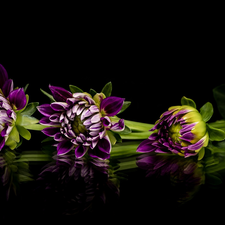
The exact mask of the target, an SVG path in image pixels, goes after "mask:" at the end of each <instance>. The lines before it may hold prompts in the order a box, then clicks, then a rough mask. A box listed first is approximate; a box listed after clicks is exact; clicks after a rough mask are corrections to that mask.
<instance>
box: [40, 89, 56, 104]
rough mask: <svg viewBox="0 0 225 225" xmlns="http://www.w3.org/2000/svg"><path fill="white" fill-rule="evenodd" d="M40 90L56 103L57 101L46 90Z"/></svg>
mask: <svg viewBox="0 0 225 225" xmlns="http://www.w3.org/2000/svg"><path fill="white" fill-rule="evenodd" d="M40 90H41V92H42V93H43V94H44V95H46V96H47V97H48V98H49V99H50V100H51V102H55V99H54V98H53V96H52V95H50V94H49V93H48V92H46V91H44V90H42V89H40Z"/></svg>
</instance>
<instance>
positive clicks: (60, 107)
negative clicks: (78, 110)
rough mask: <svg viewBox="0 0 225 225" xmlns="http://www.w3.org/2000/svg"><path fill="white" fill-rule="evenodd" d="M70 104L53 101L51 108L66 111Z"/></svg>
mask: <svg viewBox="0 0 225 225" xmlns="http://www.w3.org/2000/svg"><path fill="white" fill-rule="evenodd" d="M68 106H69V105H68V104H67V103H66V102H53V103H52V104H51V108H52V109H53V110H55V111H64V110H66V109H67V108H68Z"/></svg>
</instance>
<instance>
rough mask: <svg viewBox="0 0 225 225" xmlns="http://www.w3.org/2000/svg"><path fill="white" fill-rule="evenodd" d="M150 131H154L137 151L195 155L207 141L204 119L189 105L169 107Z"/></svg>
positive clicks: (207, 135)
mask: <svg viewBox="0 0 225 225" xmlns="http://www.w3.org/2000/svg"><path fill="white" fill-rule="evenodd" d="M204 115H205V114H204ZM210 117H211V116H210ZM150 131H154V132H153V133H152V134H151V135H150V137H149V138H148V139H147V140H144V141H143V142H142V143H141V144H140V145H139V147H138V149H137V151H138V152H156V153H175V154H178V155H180V156H184V157H185V158H186V157H189V156H194V155H197V154H198V152H199V151H200V150H201V149H202V148H204V147H206V146H207V145H208V141H209V134H208V131H207V125H206V122H205V120H203V117H202V115H201V113H199V112H198V110H197V109H195V107H193V106H190V105H182V106H173V107H170V108H169V109H168V111H166V112H165V113H163V114H162V115H161V117H160V119H159V120H158V121H157V122H156V123H155V126H154V127H153V128H152V129H151V130H150Z"/></svg>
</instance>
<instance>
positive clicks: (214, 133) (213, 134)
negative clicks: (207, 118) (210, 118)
mask: <svg viewBox="0 0 225 225" xmlns="http://www.w3.org/2000/svg"><path fill="white" fill-rule="evenodd" d="M206 125H207V131H208V133H209V140H210V141H223V140H224V139H225V132H224V131H223V130H221V129H217V128H215V127H212V126H210V125H209V124H206Z"/></svg>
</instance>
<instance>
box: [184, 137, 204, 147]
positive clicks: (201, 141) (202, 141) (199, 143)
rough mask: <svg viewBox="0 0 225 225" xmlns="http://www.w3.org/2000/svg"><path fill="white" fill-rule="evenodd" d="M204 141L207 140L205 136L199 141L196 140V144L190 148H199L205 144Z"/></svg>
mask: <svg viewBox="0 0 225 225" xmlns="http://www.w3.org/2000/svg"><path fill="white" fill-rule="evenodd" d="M204 142H205V138H204V137H203V138H201V139H200V140H199V141H198V142H196V143H195V144H193V145H189V146H188V150H198V149H200V148H201V147H202V146H203V144H204Z"/></svg>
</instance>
